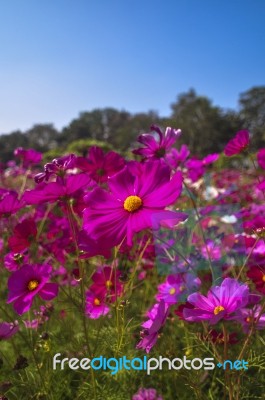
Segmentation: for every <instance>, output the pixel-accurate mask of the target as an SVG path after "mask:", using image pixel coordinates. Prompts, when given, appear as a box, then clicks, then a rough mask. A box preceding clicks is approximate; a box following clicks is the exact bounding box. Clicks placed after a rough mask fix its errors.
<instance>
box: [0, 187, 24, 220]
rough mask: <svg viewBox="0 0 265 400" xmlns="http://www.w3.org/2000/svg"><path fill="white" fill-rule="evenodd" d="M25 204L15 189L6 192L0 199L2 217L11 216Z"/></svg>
mask: <svg viewBox="0 0 265 400" xmlns="http://www.w3.org/2000/svg"><path fill="white" fill-rule="evenodd" d="M23 206H24V204H23V202H22V201H21V200H19V199H18V194H17V193H16V192H14V191H7V192H4V193H3V194H2V196H1V199H0V218H1V217H6V218H8V217H10V215H11V214H15V213H16V212H17V211H18V210H19V209H20V208H22V207H23Z"/></svg>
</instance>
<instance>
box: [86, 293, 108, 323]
mask: <svg viewBox="0 0 265 400" xmlns="http://www.w3.org/2000/svg"><path fill="white" fill-rule="evenodd" d="M104 297H105V296H101V295H99V294H96V293H93V292H92V291H90V290H89V291H88V292H86V315H87V317H89V318H91V319H98V318H99V317H101V316H102V315H106V314H108V312H109V310H110V308H109V307H108V306H107V305H106V304H105V303H104V301H105V298H104Z"/></svg>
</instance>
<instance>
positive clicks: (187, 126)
mask: <svg viewBox="0 0 265 400" xmlns="http://www.w3.org/2000/svg"><path fill="white" fill-rule="evenodd" d="M171 109H172V114H171V116H170V118H169V119H164V121H163V124H164V125H165V124H167V125H170V126H173V127H175V128H180V129H181V130H182V136H181V138H180V140H179V143H186V144H187V145H188V146H189V148H190V150H191V152H192V154H196V155H198V156H203V155H206V154H208V153H211V152H221V151H223V148H224V146H225V144H226V143H227V141H228V140H229V139H230V138H231V137H232V136H233V135H234V134H235V132H236V131H237V130H238V129H240V121H239V118H238V116H237V114H236V113H235V112H232V111H223V110H222V109H221V108H219V107H216V106H213V105H212V102H211V100H210V99H208V98H207V97H204V96H198V95H197V94H196V92H195V90H194V89H190V90H189V91H188V92H186V93H182V94H180V95H179V96H178V97H177V101H176V102H175V103H173V104H172V105H171Z"/></svg>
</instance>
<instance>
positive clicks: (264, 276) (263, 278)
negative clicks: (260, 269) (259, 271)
mask: <svg viewBox="0 0 265 400" xmlns="http://www.w3.org/2000/svg"><path fill="white" fill-rule="evenodd" d="M262 280H263V282H265V274H264V275H263V276H262Z"/></svg>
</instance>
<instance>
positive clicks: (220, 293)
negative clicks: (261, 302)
mask: <svg viewBox="0 0 265 400" xmlns="http://www.w3.org/2000/svg"><path fill="white" fill-rule="evenodd" d="M248 301H249V288H248V286H247V285H245V284H243V285H241V284H240V283H239V282H238V281H237V280H236V279H231V278H226V279H224V280H223V282H222V284H221V286H214V287H212V288H211V289H210V290H209V292H208V294H207V296H203V295H202V294H200V293H193V294H191V295H190V296H189V297H188V302H189V303H191V304H192V305H193V306H194V308H193V309H189V308H184V310H183V315H184V318H185V319H186V320H187V321H193V322H199V321H205V320H206V321H207V320H208V321H209V323H210V324H212V325H213V324H216V323H217V322H218V321H220V319H222V318H223V319H229V317H230V315H231V314H232V313H234V312H235V311H237V310H239V309H240V308H242V307H244V306H246V305H247V303H248Z"/></svg>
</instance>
